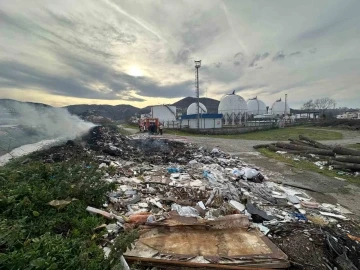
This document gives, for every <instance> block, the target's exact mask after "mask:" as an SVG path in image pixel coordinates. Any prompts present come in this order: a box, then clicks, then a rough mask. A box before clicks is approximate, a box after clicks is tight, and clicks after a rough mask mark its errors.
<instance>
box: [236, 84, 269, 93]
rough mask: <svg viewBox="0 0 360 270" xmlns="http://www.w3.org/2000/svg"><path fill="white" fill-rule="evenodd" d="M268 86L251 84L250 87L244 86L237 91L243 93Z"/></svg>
mask: <svg viewBox="0 0 360 270" xmlns="http://www.w3.org/2000/svg"><path fill="white" fill-rule="evenodd" d="M267 86H268V85H266V84H250V85H243V86H240V87H236V88H235V90H236V91H243V90H249V89H258V88H264V87H267Z"/></svg>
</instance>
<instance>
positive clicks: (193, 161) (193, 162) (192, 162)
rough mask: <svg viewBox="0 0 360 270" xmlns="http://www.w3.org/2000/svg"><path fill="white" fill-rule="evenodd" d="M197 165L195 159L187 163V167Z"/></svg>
mask: <svg viewBox="0 0 360 270" xmlns="http://www.w3.org/2000/svg"><path fill="white" fill-rule="evenodd" d="M197 163H198V162H197V161H196V160H195V159H193V160H190V161H189V165H193V164H197Z"/></svg>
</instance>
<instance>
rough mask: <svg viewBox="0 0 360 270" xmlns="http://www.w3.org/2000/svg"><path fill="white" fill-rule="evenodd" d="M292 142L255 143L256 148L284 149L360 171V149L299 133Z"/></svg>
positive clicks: (289, 152) (287, 151) (332, 164)
mask: <svg viewBox="0 0 360 270" xmlns="http://www.w3.org/2000/svg"><path fill="white" fill-rule="evenodd" d="M289 141H290V143H285V142H277V143H272V144H260V145H255V146H254V148H255V149H259V148H267V149H269V150H271V151H273V152H277V151H282V152H286V153H288V154H294V155H300V156H305V157H309V158H312V157H314V155H315V156H317V158H318V159H320V160H324V161H327V164H328V165H330V166H332V167H333V168H334V169H341V170H344V169H346V170H351V171H360V151H359V150H354V149H348V148H345V147H342V146H339V145H336V146H330V145H325V144H322V143H319V142H317V141H314V140H311V139H310V138H308V137H305V136H302V135H299V139H298V140H294V139H289Z"/></svg>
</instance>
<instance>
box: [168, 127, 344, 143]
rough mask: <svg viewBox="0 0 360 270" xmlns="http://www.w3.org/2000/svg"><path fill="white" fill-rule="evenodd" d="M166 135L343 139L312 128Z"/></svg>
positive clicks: (335, 133)
mask: <svg viewBox="0 0 360 270" xmlns="http://www.w3.org/2000/svg"><path fill="white" fill-rule="evenodd" d="M164 133H165V134H175V135H179V136H197V137H204V136H208V137H210V136H211V137H213V138H226V139H243V140H262V141H286V140H288V139H289V138H292V139H298V138H299V135H304V136H307V137H309V138H311V139H313V140H339V139H342V137H343V136H342V133H340V132H337V131H332V130H319V129H312V128H299V127H289V128H282V129H271V130H264V131H254V132H249V133H244V134H235V135H203V134H193V133H190V132H186V131H178V130H171V129H165V130H164Z"/></svg>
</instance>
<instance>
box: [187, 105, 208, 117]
mask: <svg viewBox="0 0 360 270" xmlns="http://www.w3.org/2000/svg"><path fill="white" fill-rule="evenodd" d="M199 113H200V114H203V113H207V109H206V107H205V105H204V104H202V103H200V102H199ZM186 114H187V115H190V114H197V103H196V102H194V103H191V104H190V106H189V107H188V108H187V111H186Z"/></svg>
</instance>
